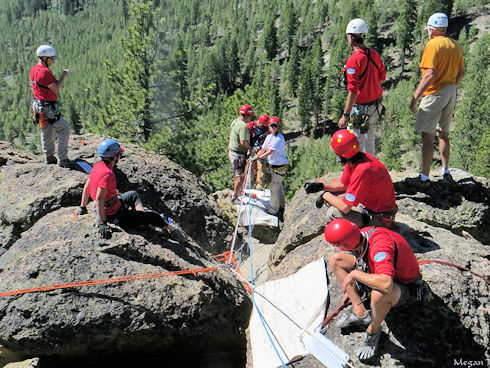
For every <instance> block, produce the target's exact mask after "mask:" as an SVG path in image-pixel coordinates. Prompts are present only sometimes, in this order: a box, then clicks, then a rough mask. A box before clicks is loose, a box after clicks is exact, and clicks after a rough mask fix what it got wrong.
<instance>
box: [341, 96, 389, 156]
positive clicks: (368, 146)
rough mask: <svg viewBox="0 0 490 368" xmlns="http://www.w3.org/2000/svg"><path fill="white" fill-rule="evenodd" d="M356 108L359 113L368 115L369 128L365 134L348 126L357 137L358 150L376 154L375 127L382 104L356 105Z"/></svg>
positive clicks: (376, 126)
mask: <svg viewBox="0 0 490 368" xmlns="http://www.w3.org/2000/svg"><path fill="white" fill-rule="evenodd" d="M357 108H358V109H359V113H360V114H361V115H369V130H368V132H367V133H366V134H361V132H360V130H359V129H354V128H353V127H351V126H349V127H350V128H352V130H353V131H354V133H356V136H357V139H358V140H359V149H360V151H361V152H367V153H369V154H370V155H372V156H376V142H375V138H376V129H377V128H378V125H379V112H381V109H382V106H379V107H378V104H372V105H357ZM378 110H379V111H378Z"/></svg>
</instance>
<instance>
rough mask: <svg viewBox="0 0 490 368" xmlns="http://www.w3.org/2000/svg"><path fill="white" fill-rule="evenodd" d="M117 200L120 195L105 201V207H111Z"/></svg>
mask: <svg viewBox="0 0 490 368" xmlns="http://www.w3.org/2000/svg"><path fill="white" fill-rule="evenodd" d="M117 201H119V196H115V197H112V198H111V199H109V200H107V201H105V202H104V207H110V206H112V205H113V204H114V203H116V202H117Z"/></svg>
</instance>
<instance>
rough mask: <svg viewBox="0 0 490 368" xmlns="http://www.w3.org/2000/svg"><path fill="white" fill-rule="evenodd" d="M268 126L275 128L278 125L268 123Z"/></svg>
mask: <svg viewBox="0 0 490 368" xmlns="http://www.w3.org/2000/svg"><path fill="white" fill-rule="evenodd" d="M269 126H270V127H272V128H277V127H278V126H279V125H277V124H270V125H269Z"/></svg>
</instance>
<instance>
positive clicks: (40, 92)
mask: <svg viewBox="0 0 490 368" xmlns="http://www.w3.org/2000/svg"><path fill="white" fill-rule="evenodd" d="M30 76H31V85H32V93H33V94H34V98H35V99H37V100H41V101H57V100H58V96H57V95H56V92H53V91H51V90H50V89H49V88H43V87H40V86H39V85H38V84H37V83H39V84H40V85H42V86H44V87H48V86H49V85H50V84H51V83H56V82H57V81H56V78H55V77H54V75H53V73H51V70H49V69H48V68H46V67H45V66H44V65H41V64H36V65H34V67H33V68H32V69H31V75H30ZM33 82H36V83H33Z"/></svg>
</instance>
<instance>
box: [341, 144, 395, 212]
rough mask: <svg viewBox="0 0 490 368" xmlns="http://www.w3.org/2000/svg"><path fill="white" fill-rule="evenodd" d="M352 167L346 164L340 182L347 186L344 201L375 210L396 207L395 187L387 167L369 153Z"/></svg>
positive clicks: (387, 209) (350, 204)
mask: <svg viewBox="0 0 490 368" xmlns="http://www.w3.org/2000/svg"><path fill="white" fill-rule="evenodd" d="M364 154H365V155H366V157H365V158H364V159H362V160H361V161H360V162H358V163H357V164H356V166H354V167H352V168H350V167H349V165H345V166H344V171H343V172H342V177H341V178H340V182H341V183H342V184H344V185H346V186H347V189H346V191H345V195H344V198H343V201H344V203H345V204H347V205H349V206H357V205H358V204H359V203H361V204H362V205H363V206H364V207H366V208H367V209H369V210H371V211H373V212H386V211H391V210H393V209H395V207H396V200H395V188H394V186H393V182H392V181H391V177H390V173H389V172H388V170H386V167H385V166H384V165H383V164H382V163H381V162H380V161H379V160H378V159H376V158H375V157H373V156H371V155H370V154H369V153H364Z"/></svg>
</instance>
